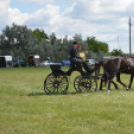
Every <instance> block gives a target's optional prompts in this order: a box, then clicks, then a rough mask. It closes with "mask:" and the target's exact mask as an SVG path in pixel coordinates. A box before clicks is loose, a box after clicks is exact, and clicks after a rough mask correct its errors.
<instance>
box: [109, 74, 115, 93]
mask: <svg viewBox="0 0 134 134" xmlns="http://www.w3.org/2000/svg"><path fill="white" fill-rule="evenodd" d="M113 78H114V75H110V76H109V78H108V79H109V83H108V92H110V88H111V83H112V82H113Z"/></svg>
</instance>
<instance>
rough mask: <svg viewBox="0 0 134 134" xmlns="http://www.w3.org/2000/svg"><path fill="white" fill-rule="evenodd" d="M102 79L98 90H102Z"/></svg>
mask: <svg viewBox="0 0 134 134" xmlns="http://www.w3.org/2000/svg"><path fill="white" fill-rule="evenodd" d="M102 83H103V77H102V78H101V83H100V90H102Z"/></svg>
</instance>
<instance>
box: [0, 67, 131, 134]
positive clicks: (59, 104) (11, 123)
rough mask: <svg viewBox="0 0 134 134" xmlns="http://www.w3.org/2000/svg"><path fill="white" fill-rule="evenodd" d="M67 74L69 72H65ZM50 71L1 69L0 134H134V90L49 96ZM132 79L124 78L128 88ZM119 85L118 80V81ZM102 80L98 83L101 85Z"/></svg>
mask: <svg viewBox="0 0 134 134" xmlns="http://www.w3.org/2000/svg"><path fill="white" fill-rule="evenodd" d="M63 69H64V70H68V68H66V67H65V68H63ZM50 72H51V70H50V68H45V67H44V68H10V69H6V68H5V69H4V68H2V69H1V68H0V134H37V133H38V134H133V133H134V86H133V85H132V89H131V90H130V91H126V90H125V88H124V87H122V86H121V85H120V84H118V85H119V88H120V89H119V90H116V89H114V87H113V86H112V87H111V92H110V93H108V92H107V87H103V90H102V91H99V89H98V90H97V91H96V92H90V91H89V92H84V93H76V92H75V89H74V88H73V81H74V78H75V77H76V76H78V75H79V73H77V72H74V73H73V74H72V76H71V83H70V86H69V89H68V93H67V94H66V95H61V94H55V95H46V94H45V92H44V89H43V82H44V80H45V78H46V76H47V75H48V74H49V73H50ZM129 77H130V76H129V75H122V77H121V79H122V81H123V82H124V83H125V84H127V85H128V83H129ZM115 81H116V80H115ZM99 83H100V80H98V84H99Z"/></svg>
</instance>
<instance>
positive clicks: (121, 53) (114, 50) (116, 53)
mask: <svg viewBox="0 0 134 134" xmlns="http://www.w3.org/2000/svg"><path fill="white" fill-rule="evenodd" d="M110 55H111V56H120V55H123V52H122V50H121V49H113V50H112V52H111V53H110Z"/></svg>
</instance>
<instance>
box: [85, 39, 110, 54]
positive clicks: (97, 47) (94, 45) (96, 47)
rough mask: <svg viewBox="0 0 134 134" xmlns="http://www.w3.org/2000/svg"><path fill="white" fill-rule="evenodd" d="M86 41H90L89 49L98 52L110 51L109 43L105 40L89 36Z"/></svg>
mask: <svg viewBox="0 0 134 134" xmlns="http://www.w3.org/2000/svg"><path fill="white" fill-rule="evenodd" d="M86 42H87V43H88V47H89V50H92V51H93V52H96V53H98V52H99V51H103V52H104V53H107V52H108V51H109V47H108V44H107V43H105V42H101V41H98V40H96V39H95V37H87V40H86Z"/></svg>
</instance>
